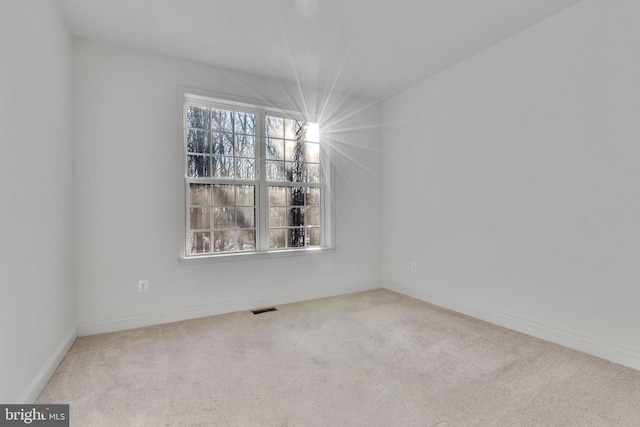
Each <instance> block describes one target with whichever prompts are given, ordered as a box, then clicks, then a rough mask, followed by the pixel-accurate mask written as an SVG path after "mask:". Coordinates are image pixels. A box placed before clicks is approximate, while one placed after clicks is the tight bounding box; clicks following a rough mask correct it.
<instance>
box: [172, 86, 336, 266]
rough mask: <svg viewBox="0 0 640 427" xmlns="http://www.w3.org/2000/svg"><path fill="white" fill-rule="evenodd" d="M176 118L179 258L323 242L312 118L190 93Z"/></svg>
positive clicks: (324, 220) (322, 189) (318, 148)
mask: <svg viewBox="0 0 640 427" xmlns="http://www.w3.org/2000/svg"><path fill="white" fill-rule="evenodd" d="M183 115H184V119H183V129H184V148H185V150H184V153H185V155H184V159H183V160H184V161H183V164H184V171H185V173H184V176H185V191H186V197H185V200H186V215H185V246H184V255H185V257H187V258H188V257H208V256H215V255H223V254H240V253H256V252H276V251H291V250H305V249H313V248H321V247H326V246H328V245H329V243H330V240H331V239H330V235H329V233H327V232H326V230H327V229H328V228H329V227H328V224H329V223H330V218H329V217H330V215H327V208H328V205H329V203H328V202H327V199H328V197H327V193H328V190H327V188H328V187H327V173H326V170H325V169H326V167H325V166H326V164H325V163H327V164H328V162H329V161H328V155H327V150H326V147H323V146H322V143H321V141H320V132H319V126H318V124H317V123H313V122H310V121H307V120H304V119H303V118H301V117H297V116H296V115H295V114H291V113H288V112H282V111H280V110H279V111H276V110H273V111H272V110H269V109H266V108H259V107H255V106H251V105H246V104H239V103H224V102H217V101H215V100H210V99H205V98H203V97H199V96H189V95H184V103H183Z"/></svg>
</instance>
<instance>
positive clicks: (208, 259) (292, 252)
mask: <svg viewBox="0 0 640 427" xmlns="http://www.w3.org/2000/svg"><path fill="white" fill-rule="evenodd" d="M335 250H336V249H335V248H331V247H327V248H312V249H288V250H281V251H268V252H240V253H228V254H215V255H200V256H190V257H180V258H178V261H179V263H180V264H184V265H190V264H206V263H216V262H231V261H249V260H257V259H274V258H286V257H297V256H311V255H319V254H326V253H331V252H335Z"/></svg>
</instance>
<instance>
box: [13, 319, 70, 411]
mask: <svg viewBox="0 0 640 427" xmlns="http://www.w3.org/2000/svg"><path fill="white" fill-rule="evenodd" d="M77 337H78V335H77V333H76V328H73V329H71V330H70V331H69V332H68V333H67V335H66V336H65V337H64V339H63V340H62V341H61V342H60V344H59V345H58V347H57V348H56V349H55V351H54V352H53V353H52V354H51V356H50V357H49V359H47V361H46V363H45V364H44V365H43V366H42V369H40V371H39V372H38V374H37V375H36V376H35V378H34V379H33V380H32V381H31V383H30V384H29V386H28V387H27V389H26V390H25V391H24V392H23V393H22V395H21V396H20V397H19V398H18V402H17V403H18V404H32V403H34V402H35V401H36V399H37V398H38V396H40V393H42V390H44V388H45V386H46V385H47V383H48V382H49V380H50V379H51V377H52V376H53V373H54V372H55V371H56V369H57V368H58V365H60V362H62V359H64V357H65V356H66V355H67V352H68V351H69V349H70V348H71V346H72V345H73V343H74V341H75V340H76V338H77Z"/></svg>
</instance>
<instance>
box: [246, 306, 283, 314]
mask: <svg viewBox="0 0 640 427" xmlns="http://www.w3.org/2000/svg"><path fill="white" fill-rule="evenodd" d="M268 311H278V309H277V308H275V307H269V308H261V309H260V310H251V312H252V313H253V314H262V313H266V312H268Z"/></svg>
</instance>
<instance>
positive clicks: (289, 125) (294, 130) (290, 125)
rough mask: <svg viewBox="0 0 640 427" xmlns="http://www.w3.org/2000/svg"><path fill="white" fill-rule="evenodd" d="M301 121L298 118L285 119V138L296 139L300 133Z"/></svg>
mask: <svg viewBox="0 0 640 427" xmlns="http://www.w3.org/2000/svg"><path fill="white" fill-rule="evenodd" d="M302 123H303V122H301V121H298V120H290V119H285V121H284V137H285V138H287V139H298V138H299V137H300V136H301V135H300V134H301V133H302Z"/></svg>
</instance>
